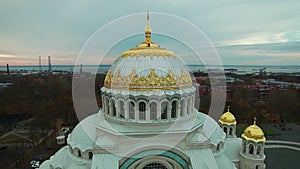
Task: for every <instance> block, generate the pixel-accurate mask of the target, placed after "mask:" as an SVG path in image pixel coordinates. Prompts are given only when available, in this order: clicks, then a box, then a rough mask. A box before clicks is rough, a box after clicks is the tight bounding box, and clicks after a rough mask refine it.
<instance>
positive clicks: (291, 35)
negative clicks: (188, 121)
mask: <svg viewBox="0 0 300 169" xmlns="http://www.w3.org/2000/svg"><path fill="white" fill-rule="evenodd" d="M299 7H300V1H299V0H286V1H282V0H266V1H261V0H248V1H238V0H226V1H221V2H220V1H210V0H204V1H202V0H201V1H200V0H193V1H191V0H187V1H174V0H160V1H149V0H148V1H146V0H125V1H120V0H118V1H116V0H106V1H104V0H84V1H83V0H66V1H62V0H51V1H41V0H1V2H0V66H4V65H6V64H10V65H36V64H38V56H42V58H43V60H42V63H43V64H47V56H48V55H51V57H52V64H56V65H59V64H74V63H75V60H76V58H77V56H78V53H79V52H80V50H81V49H82V47H83V46H84V44H85V43H86V41H87V40H88V39H89V38H90V37H91V36H92V35H93V33H95V32H96V31H97V30H98V29H99V28H101V27H102V26H104V25H106V24H107V23H109V22H111V21H112V20H115V19H118V18H120V17H123V16H126V15H130V14H134V13H141V12H146V11H148V10H149V11H150V12H163V13H167V14H171V15H175V16H178V17H181V18H183V19H186V20H187V21H189V22H190V23H192V24H194V25H196V26H197V27H198V28H199V29H200V30H201V31H202V32H203V33H204V34H205V35H206V36H207V37H208V38H209V39H210V41H211V42H212V43H213V45H214V46H215V47H216V50H217V52H218V54H219V56H220V58H221V60H222V62H223V64H246V65H252V64H254V65H267V64H271V65H285V64H288V65H299V64H300V10H299ZM150 20H151V19H150ZM151 22H152V23H154V25H155V24H156V25H158V24H159V23H157V22H158V21H155V20H153V19H152V20H151ZM155 22H156V23H155ZM139 24H142V26H141V32H142V31H143V29H144V26H143V25H144V24H145V23H139ZM139 24H138V25H139ZM152 29H153V31H154V33H155V27H152ZM109 36H114V34H112V35H107V37H109ZM134 39H137V41H136V42H135V41H134V42H132V43H133V44H138V43H139V42H140V41H141V40H142V39H143V38H142V37H141V40H139V39H138V38H134ZM158 41H159V40H158ZM174 45H176V44H174ZM177 45H178V44H177ZM162 46H163V44H162ZM131 47H134V46H128V48H131ZM116 49H118V48H117V47H116ZM122 50H123V48H122ZM118 52H119V53H121V52H122V51H121V48H120V51H117V53H118ZM110 57H111V60H113V59H114V58H116V57H117V56H110ZM87 63H90V64H93V63H94V62H93V60H92V59H91V60H90V61H89V60H88V61H87Z"/></svg>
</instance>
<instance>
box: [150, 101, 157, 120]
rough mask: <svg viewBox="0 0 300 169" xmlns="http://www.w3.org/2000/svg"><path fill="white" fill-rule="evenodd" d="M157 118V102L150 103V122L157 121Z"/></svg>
mask: <svg viewBox="0 0 300 169" xmlns="http://www.w3.org/2000/svg"><path fill="white" fill-rule="evenodd" d="M156 117H157V104H156V103H155V102H152V103H150V120H155V119H156Z"/></svg>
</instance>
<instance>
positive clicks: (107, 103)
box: [105, 98, 109, 114]
mask: <svg viewBox="0 0 300 169" xmlns="http://www.w3.org/2000/svg"><path fill="white" fill-rule="evenodd" d="M105 112H106V114H109V100H108V98H106V104H105Z"/></svg>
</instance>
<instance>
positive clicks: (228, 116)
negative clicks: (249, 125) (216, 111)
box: [219, 106, 236, 125]
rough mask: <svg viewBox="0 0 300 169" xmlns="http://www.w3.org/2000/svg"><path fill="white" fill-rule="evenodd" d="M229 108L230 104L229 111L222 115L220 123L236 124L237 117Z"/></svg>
mask: <svg viewBox="0 0 300 169" xmlns="http://www.w3.org/2000/svg"><path fill="white" fill-rule="evenodd" d="M229 109H230V106H228V108H227V112H225V113H224V114H222V116H221V118H220V120H219V123H220V124H227V125H231V124H234V125H235V124H236V120H235V117H234V115H233V114H232V113H230V111H229Z"/></svg>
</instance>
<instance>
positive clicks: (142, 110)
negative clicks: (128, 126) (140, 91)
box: [139, 102, 146, 120]
mask: <svg viewBox="0 0 300 169" xmlns="http://www.w3.org/2000/svg"><path fill="white" fill-rule="evenodd" d="M139 113H140V120H146V104H145V103H144V102H141V103H140V104H139Z"/></svg>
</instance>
